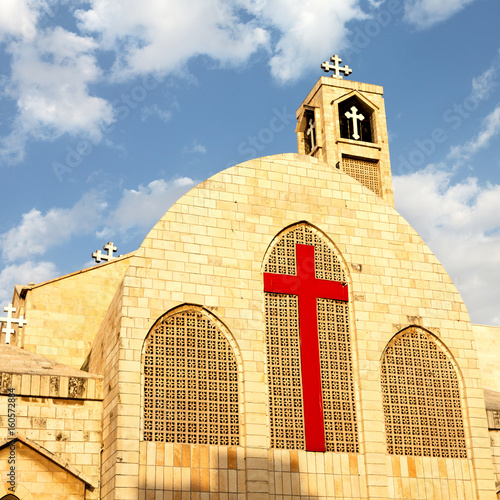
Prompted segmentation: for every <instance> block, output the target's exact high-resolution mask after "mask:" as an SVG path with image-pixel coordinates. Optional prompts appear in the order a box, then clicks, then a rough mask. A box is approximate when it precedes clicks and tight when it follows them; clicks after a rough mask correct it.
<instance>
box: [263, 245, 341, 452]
mask: <svg viewBox="0 0 500 500" xmlns="http://www.w3.org/2000/svg"><path fill="white" fill-rule="evenodd" d="M296 256H297V275H296V276H291V275H288V274H271V273H264V291H265V292H271V293H284V294H290V295H297V296H298V300H299V329H300V359H301V368H302V398H303V405H304V429H305V435H306V450H308V451H325V450H326V447H325V426H324V422H323V396H322V392H321V371H320V360H319V338H318V309H317V299H318V298H320V297H321V298H324V299H334V300H345V301H347V300H349V295H348V290H347V285H344V284H342V283H341V282H340V281H329V280H323V279H317V278H316V274H315V265H314V264H315V263H314V247H313V246H311V245H297V246H296Z"/></svg>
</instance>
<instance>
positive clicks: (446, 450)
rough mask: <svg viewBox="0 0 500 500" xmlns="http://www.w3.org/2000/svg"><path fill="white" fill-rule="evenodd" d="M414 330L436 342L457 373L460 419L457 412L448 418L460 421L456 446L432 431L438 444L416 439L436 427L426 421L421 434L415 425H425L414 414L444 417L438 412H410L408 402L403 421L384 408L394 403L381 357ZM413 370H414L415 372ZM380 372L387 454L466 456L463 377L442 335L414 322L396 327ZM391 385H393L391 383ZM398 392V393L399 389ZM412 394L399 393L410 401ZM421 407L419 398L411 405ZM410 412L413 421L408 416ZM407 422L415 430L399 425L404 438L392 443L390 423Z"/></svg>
mask: <svg viewBox="0 0 500 500" xmlns="http://www.w3.org/2000/svg"><path fill="white" fill-rule="evenodd" d="M413 332H416V333H421V334H423V335H425V336H426V337H427V340H428V342H429V343H431V344H433V345H435V347H436V350H437V351H438V352H439V353H442V355H443V356H444V357H445V360H446V362H447V363H449V365H450V366H451V368H452V369H453V373H454V376H455V377H456V387H455V388H453V389H454V390H455V391H457V392H458V397H456V398H454V401H457V402H458V403H459V405H460V406H459V409H460V415H461V416H460V419H458V418H457V417H456V412H454V413H455V416H453V418H451V417H449V419H450V420H452V421H453V420H456V421H457V422H459V426H458V430H459V431H460V432H459V433H458V436H457V437H456V440H457V445H456V446H443V441H442V440H443V439H446V437H444V436H432V435H431V439H438V440H439V446H437V445H436V444H434V443H436V442H435V441H432V440H431V443H430V445H429V446H426V445H425V444H423V443H424V441H423V439H419V436H426V435H429V434H432V432H433V431H432V429H433V428H435V426H433V425H431V424H430V423H429V425H428V429H427V431H428V433H427V434H422V433H421V432H420V431H419V432H420V433H418V434H417V432H416V428H419V429H424V428H427V427H424V426H423V425H421V422H422V420H419V421H418V422H417V421H416V420H415V417H417V416H418V417H421V418H424V419H425V418H426V417H428V418H429V420H430V418H443V417H442V416H440V415H437V416H434V415H431V416H430V417H429V416H428V415H426V414H422V413H419V414H417V413H412V409H411V407H410V406H411V405H408V406H409V408H408V415H410V417H409V418H410V421H409V422H408V423H404V419H403V418H401V419H400V421H394V419H392V420H391V418H390V416H391V415H388V411H387V410H388V409H389V407H391V404H394V403H395V401H396V400H395V399H394V400H393V401H391V398H390V394H392V393H391V392H390V391H389V390H388V389H387V388H386V387H385V384H384V376H386V377H387V376H388V374H387V373H384V361H385V359H386V358H387V355H388V352H389V349H390V348H391V347H393V346H394V344H395V343H396V342H398V341H399V339H401V338H402V337H403V336H404V335H406V334H408V333H413ZM441 359H442V358H441ZM413 366H415V365H413ZM414 373H415V374H416V372H414ZM391 375H393V376H394V374H391ZM410 375H411V371H410ZM428 375H429V374H427V377H426V380H434V379H432V378H429V376H428ZM380 376H381V379H380V384H381V394H382V405H383V414H384V422H385V434H386V445H387V452H388V453H389V454H391V455H400V456H408V455H409V456H428V457H437V458H467V457H468V451H467V450H468V449H469V448H470V442H469V429H468V425H467V423H468V419H467V408H466V405H465V398H464V384H463V377H462V373H461V371H460V368H459V366H458V364H457V363H456V361H455V359H454V357H453V355H452V354H451V352H450V351H449V349H448V348H447V347H446V345H445V344H444V342H443V341H442V340H441V339H439V338H438V337H437V336H436V335H434V334H433V333H432V332H430V331H429V330H427V329H425V328H423V327H420V326H417V325H411V326H408V327H406V328H404V329H403V330H401V331H399V332H398V333H396V334H395V335H394V336H393V337H392V338H391V340H390V341H389V342H388V343H387V345H386V347H385V349H384V351H383V353H382V356H381V359H380ZM404 376H408V375H406V370H405V375H404ZM415 376H417V375H415ZM424 376H425V374H424ZM436 378H437V377H436ZM398 382H399V380H398ZM392 385H394V384H392ZM441 385H442V384H441ZM410 387H414V388H416V387H417V385H414V386H410ZM445 389H447V388H446V387H445ZM415 393H416V397H417V398H418V397H419V394H418V391H417V390H416V389H415ZM436 394H438V393H436ZM397 395H399V393H398V394H397ZM413 396H414V394H411V393H410V395H409V396H408V395H407V394H402V397H403V398H406V399H404V400H403V402H404V401H406V400H408V401H411V399H409V398H410V397H413ZM420 397H422V396H420ZM423 397H425V398H426V399H427V400H428V397H429V396H428V394H426V395H425V396H423ZM399 401H401V400H398V402H399ZM436 401H439V399H438V398H437V397H436ZM443 401H444V400H443ZM426 402H427V401H426ZM400 406H403V405H402V403H401V404H400ZM421 407H423V406H422V405H419V402H418V401H417V403H416V405H415V408H414V409H413V412H417V411H418V409H419V408H421ZM455 409H456V408H455ZM394 413H395V412H392V411H391V414H394ZM425 413H428V412H425ZM445 413H446V412H445ZM401 414H402V415H403V413H401ZM396 416H397V415H396ZM412 416H413V422H412V420H411V418H412ZM444 418H445V420H446V419H447V418H448V417H447V415H445V416H444ZM460 423H461V426H460ZM408 425H409V427H410V428H412V427H413V428H415V431H413V432H411V431H410V432H405V430H404V429H402V430H401V432H400V435H401V436H406V439H404V438H403V441H402V443H401V444H399V443H397V444H395V443H394V435H395V433H394V432H393V431H392V429H391V426H392V427H396V426H398V427H402V428H404V427H405V426H408ZM448 425H450V424H449V423H448ZM443 432H444V431H443ZM451 437H452V438H453V436H451Z"/></svg>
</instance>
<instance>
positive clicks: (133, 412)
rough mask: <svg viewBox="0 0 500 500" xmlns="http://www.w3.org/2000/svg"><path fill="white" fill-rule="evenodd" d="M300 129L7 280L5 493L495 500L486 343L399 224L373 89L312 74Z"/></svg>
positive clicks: (499, 411) (497, 410) (488, 337)
mask: <svg viewBox="0 0 500 500" xmlns="http://www.w3.org/2000/svg"><path fill="white" fill-rule="evenodd" d="M296 132H297V137H298V151H299V152H298V154H283V155H276V156H271V157H265V158H258V159H255V160H251V161H248V162H245V163H243V164H240V165H236V166H234V167H232V168H229V169H227V170H224V171H222V172H220V173H218V174H216V175H214V176H213V177H211V178H209V179H208V180H206V181H204V182H202V183H201V184H199V185H198V186H197V187H195V188H194V189H192V190H191V191H190V192H189V193H187V194H186V195H184V196H183V197H182V198H181V199H180V200H178V201H177V202H176V203H175V204H174V205H173V206H172V207H171V208H170V209H169V210H168V212H167V213H166V214H165V215H164V216H163V217H162V219H161V220H160V221H159V222H158V223H157V224H156V225H155V226H154V228H152V230H151V231H150V233H149V234H148V236H147V237H146V239H145V240H144V242H143V243H142V245H141V247H140V248H139V249H138V250H137V251H136V252H134V253H132V254H128V255H125V256H123V257H120V258H116V259H114V260H111V261H110V262H108V263H105V264H101V265H98V266H95V267H92V268H89V269H85V270H82V271H79V272H77V273H73V274H70V275H67V276H62V277H60V278H57V279H54V280H51V281H49V282H46V283H41V284H37V285H33V284H31V285H29V286H17V287H16V289H15V292H14V298H13V306H14V307H15V308H16V311H17V314H22V315H24V318H25V319H26V321H27V324H26V325H24V326H23V327H22V328H19V327H15V328H14V332H13V333H12V335H10V339H9V342H10V343H9V344H5V337H6V335H7V334H6V333H5V334H2V338H1V341H2V344H3V345H1V346H0V356H1V357H2V360H3V363H2V368H1V375H0V377H1V378H0V389H1V391H0V392H1V394H2V401H3V403H2V408H1V410H0V411H1V413H0V414H1V417H0V418H1V419H0V424H1V428H2V432H3V435H2V436H1V437H2V443H1V445H0V461H1V463H2V468H1V470H4V471H5V472H3V473H2V476H1V484H0V498H9V499H16V498H17V499H19V500H24V499H33V500H38V499H42V498H43V499H44V500H48V499H54V500H56V499H62V498H64V499H71V500H73V499H75V500H76V499H78V500H80V499H103V500H111V499H121V500H125V499H127V500H136V499H155V500H157V499H200V500H203V499H207V500H208V499H214V498H222V499H228V500H229V499H235V500H236V499H250V500H258V499H259V500H260V499H268V498H269V499H276V500H278V499H279V500H285V499H287V500H291V499H294V498H304V499H316V498H317V499H320V498H321V499H326V498H328V499H330V498H331V499H334V498H337V499H340V498H341V499H353V500H354V499H357V500H361V499H450V500H451V499H467V500H468V499H494V498H497V494H496V491H497V489H496V481H500V457H499V455H500V436H499V434H498V433H499V432H500V382H499V381H498V379H499V370H498V368H497V363H496V358H497V355H498V352H500V345H499V343H500V340H497V338H500V337H499V335H500V328H496V327H487V326H479V325H473V324H471V322H470V319H469V316H468V313H467V309H466V306H465V304H464V303H463V301H462V299H461V297H460V294H459V293H458V291H457V289H456V288H455V286H454V284H453V282H452V281H451V279H450V277H449V276H448V274H447V273H446V271H445V269H444V268H443V266H442V265H441V264H440V263H439V261H438V260H437V259H436V257H435V256H434V255H433V253H432V252H431V251H430V249H429V248H428V247H427V246H426V244H425V242H424V241H423V240H422V239H421V238H420V236H419V235H418V234H417V233H416V232H415V231H414V230H413V229H412V228H411V226H410V225H409V224H408V223H407V222H406V221H405V220H404V219H403V218H402V217H401V216H400V215H399V214H398V213H397V211H396V210H395V209H394V204H393V195H392V181H391V169H390V160H389V148H388V140H387V128H386V122H385V109H384V101H383V92H382V88H381V87H378V86H375V85H368V84H363V83H358V82H353V81H345V80H342V79H340V78H330V77H323V78H320V79H319V81H318V82H317V83H316V85H315V86H314V88H313V89H312V90H311V92H310V93H309V95H308V96H307V98H306V99H305V101H304V103H303V104H302V105H301V107H300V108H299V110H298V111H297V130H296ZM4 464H5V466H4ZM9 495H11V496H9Z"/></svg>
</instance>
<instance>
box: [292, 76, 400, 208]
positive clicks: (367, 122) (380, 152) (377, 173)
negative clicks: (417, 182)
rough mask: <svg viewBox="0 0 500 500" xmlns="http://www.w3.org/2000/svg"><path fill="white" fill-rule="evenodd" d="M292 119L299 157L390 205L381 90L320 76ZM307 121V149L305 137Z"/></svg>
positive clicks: (388, 171) (388, 160)
mask: <svg viewBox="0 0 500 500" xmlns="http://www.w3.org/2000/svg"><path fill="white" fill-rule="evenodd" d="M353 106H354V107H355V108H356V111H354V110H353V109H352V108H353ZM296 116H297V128H296V133H297V143H298V152H299V153H302V154H308V155H311V156H314V157H315V158H318V159H319V160H322V161H324V162H326V163H329V164H330V165H331V166H332V168H339V169H340V170H342V171H343V172H345V173H347V174H348V175H350V176H351V177H354V178H355V179H356V180H358V181H359V182H360V183H361V184H363V185H364V186H366V187H368V188H369V189H371V190H372V191H373V192H374V193H375V194H377V195H378V196H380V197H381V198H383V199H384V200H385V201H387V203H389V204H390V205H392V206H394V197H393V190H392V175H391V163H390V158H389V143H388V136H387V123H386V115H385V105H384V98H383V88H382V87H380V86H378V85H371V84H367V83H361V82H354V81H351V80H345V79H340V78H332V77H321V78H320V79H319V80H318V81H317V82H316V84H315V85H314V87H313V89H312V90H311V91H310V92H309V94H308V96H307V97H306V98H305V100H304V102H303V103H302V104H301V106H300V108H299V109H298V110H297V114H296ZM311 116H313V117H314V131H315V144H314V147H312V148H311V143H310V140H309V137H308V135H307V131H308V129H310V120H311Z"/></svg>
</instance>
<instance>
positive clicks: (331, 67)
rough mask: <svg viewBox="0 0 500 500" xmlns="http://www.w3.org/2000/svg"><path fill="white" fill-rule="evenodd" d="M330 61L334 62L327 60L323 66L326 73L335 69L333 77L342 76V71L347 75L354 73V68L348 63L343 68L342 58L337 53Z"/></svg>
mask: <svg viewBox="0 0 500 500" xmlns="http://www.w3.org/2000/svg"><path fill="white" fill-rule="evenodd" d="M330 61H332V63H333V64H330V63H329V62H328V61H325V62H324V63H323V64H322V65H321V68H322V69H323V71H324V72H325V73H328V72H329V71H333V75H332V77H333V78H342V75H341V74H340V73H341V72H342V73H344V75H345V76H348V75H350V74H351V73H352V69H351V68H349V66H347V64H346V65H345V66H344V67H343V68H341V67H340V63H341V62H342V59H340V57H339V56H338V55H337V54H335V55H334V56H332V57H330Z"/></svg>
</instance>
